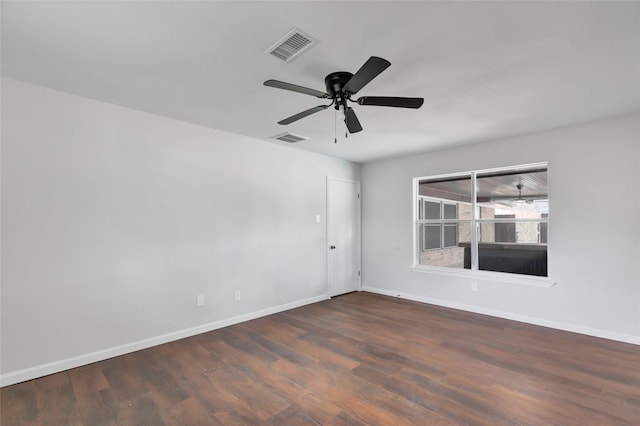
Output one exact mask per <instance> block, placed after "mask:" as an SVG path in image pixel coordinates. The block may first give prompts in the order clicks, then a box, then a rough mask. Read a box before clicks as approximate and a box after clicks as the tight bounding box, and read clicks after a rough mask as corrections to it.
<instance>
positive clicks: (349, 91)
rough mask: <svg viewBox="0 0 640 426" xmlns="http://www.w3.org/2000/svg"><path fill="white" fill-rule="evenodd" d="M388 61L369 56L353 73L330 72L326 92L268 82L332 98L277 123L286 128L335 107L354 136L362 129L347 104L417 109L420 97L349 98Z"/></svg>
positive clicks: (268, 84) (283, 83) (422, 100)
mask: <svg viewBox="0 0 640 426" xmlns="http://www.w3.org/2000/svg"><path fill="white" fill-rule="evenodd" d="M390 65H391V62H389V61H387V60H386V59H382V58H378V57H377V56H372V57H370V58H369V59H368V60H367V62H365V63H364V65H362V67H361V68H360V69H359V70H358V71H357V72H356V73H355V74H351V73H350V72H346V71H338V72H333V73H331V74H329V75H327V76H326V77H325V79H324V83H325V87H326V92H321V91H319V90H315V89H309V88H307V87H302V86H298V85H295V84H291V83H285V82H284V81H279V80H267V81H265V82H264V85H265V86H269V87H275V88H277V89H284V90H290V91H292V92H298V93H303V94H305V95H310V96H315V97H316V98H321V99H331V103H330V104H329V105H319V106H316V107H313V108H309V109H308V110H305V111H302V112H299V113H298V114H294V115H292V116H291V117H288V118H285V119H284V120H281V121H278V124H282V125H287V124H291V123H293V122H295V121H298V120H300V119H301V118H304V117H307V116H309V115H311V114H315V113H316V112H320V111H324V110H325V109H327V108H329V107H330V106H334V108H335V109H336V111H340V110H342V111H343V112H344V117H345V118H344V122H345V124H346V126H347V130H348V131H349V133H356V132H359V131H361V130H362V126H361V125H360V121H359V120H358V117H357V116H356V113H355V112H354V110H353V108H351V107H350V106H348V104H347V102H355V103H357V104H358V105H375V106H386V107H398V108H420V107H421V106H422V103H423V102H424V99H423V98H400V97H389V96H363V97H360V98H358V99H355V100H354V99H352V98H351V96H352V95H355V94H356V93H358V92H359V91H360V89H362V88H363V87H364V86H366V85H367V84H369V82H370V81H371V80H373V79H374V78H376V77H377V76H378V74H380V73H381V72H382V71H384V70H385V69H387V68H388V67H389V66H390Z"/></svg>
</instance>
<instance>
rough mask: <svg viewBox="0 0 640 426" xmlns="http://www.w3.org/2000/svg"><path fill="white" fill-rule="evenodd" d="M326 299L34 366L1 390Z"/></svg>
mask: <svg viewBox="0 0 640 426" xmlns="http://www.w3.org/2000/svg"><path fill="white" fill-rule="evenodd" d="M328 299H329V296H328V295H326V294H323V295H321V296H316V297H310V298H307V299H302V300H297V301H294V302H290V303H285V304H284V305H279V306H273V307H271V308H266V309H261V310H259V311H255V312H250V313H247V314H242V315H238V316H235V317H231V318H226V319H223V320H219V321H214V322H210V323H207V324H202V325H198V326H196V327H191V328H186V329H183V330H178V331H174V332H171V333H167V334H163V335H160V336H156V337H151V338H149V339H144V340H139V341H137V342H131V343H126V344H124V345H120V346H115V347H112V348H107V349H102V350H99V351H95V352H91V353H87V354H83V355H78V356H74V357H71V358H66V359H61V360H59V361H54V362H50V363H47V364H42V365H37V366H34V367H29V368H25V369H23V370H18V371H12V372H9V373H6V374H2V375H0V387H5V386H9V385H13V384H16V383H20V382H24V381H27V380H32V379H36V378H38V377H43V376H47V375H49V374H54V373H59V372H61V371H65V370H69V369H71V368H76V367H81V366H83V365H87V364H91V363H94V362H98V361H103V360H105V359H109V358H113V357H116V356H120V355H125V354H128V353H131V352H135V351H139V350H141V349H147V348H150V347H153V346H158V345H162V344H164V343H169V342H173V341H175V340H180V339H184V338H186V337H191V336H195V335H197V334H202V333H207V332H209V331H213V330H217V329H219V328H224V327H228V326H230V325H234V324H239V323H241V322H245V321H250V320H253V319H256V318H260V317H264V316H267V315H272V314H276V313H278V312H283V311H288V310H289V309H294V308H298V307H300V306H304V305H310V304H312V303H317V302H321V301H323V300H328Z"/></svg>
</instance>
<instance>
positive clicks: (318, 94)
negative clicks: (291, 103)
mask: <svg viewBox="0 0 640 426" xmlns="http://www.w3.org/2000/svg"><path fill="white" fill-rule="evenodd" d="M264 85H265V86H269V87H275V88H276V89H284V90H290V91H292V92H298V93H304V94H305V95H311V96H315V97H316V98H328V97H329V95H327V94H326V93H324V92H321V91H319V90H315V89H309V88H308V87H303V86H298V85H297V84H291V83H285V82H284V81H279V80H267V81H265V82H264Z"/></svg>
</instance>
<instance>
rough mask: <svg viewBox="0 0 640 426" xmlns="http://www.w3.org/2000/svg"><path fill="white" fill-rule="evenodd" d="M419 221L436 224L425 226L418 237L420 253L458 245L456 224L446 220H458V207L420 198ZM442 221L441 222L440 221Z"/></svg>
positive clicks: (440, 201)
mask: <svg viewBox="0 0 640 426" xmlns="http://www.w3.org/2000/svg"><path fill="white" fill-rule="evenodd" d="M419 198H420V201H419V203H420V204H419V207H418V209H419V212H418V218H419V219H424V220H427V219H430V220H434V221H437V223H434V222H432V223H429V224H425V226H424V227H423V228H422V231H421V236H420V251H427V250H438V249H443V248H446V247H455V246H457V245H458V224H457V223H447V222H445V220H446V219H457V218H458V206H457V205H456V204H452V203H448V202H445V201H442V200H436V199H431V198H428V197H422V196H420V197H419ZM441 219H442V220H441Z"/></svg>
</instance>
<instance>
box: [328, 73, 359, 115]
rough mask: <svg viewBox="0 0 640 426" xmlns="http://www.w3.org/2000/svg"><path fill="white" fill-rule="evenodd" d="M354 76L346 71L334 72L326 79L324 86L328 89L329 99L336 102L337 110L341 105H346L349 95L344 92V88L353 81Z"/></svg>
mask: <svg viewBox="0 0 640 426" xmlns="http://www.w3.org/2000/svg"><path fill="white" fill-rule="evenodd" d="M351 77H353V74H351V73H350V72H346V71H338V72H332V73H331V74H329V75H328V76H326V77H325V78H324V84H325V86H326V88H327V93H328V94H329V97H330V98H332V99H334V100H335V101H336V109H338V108H340V105H346V98H347V95H348V94H347V93H345V92H344V91H343V88H344V86H345V85H346V84H347V82H348V81H349V80H351Z"/></svg>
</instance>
